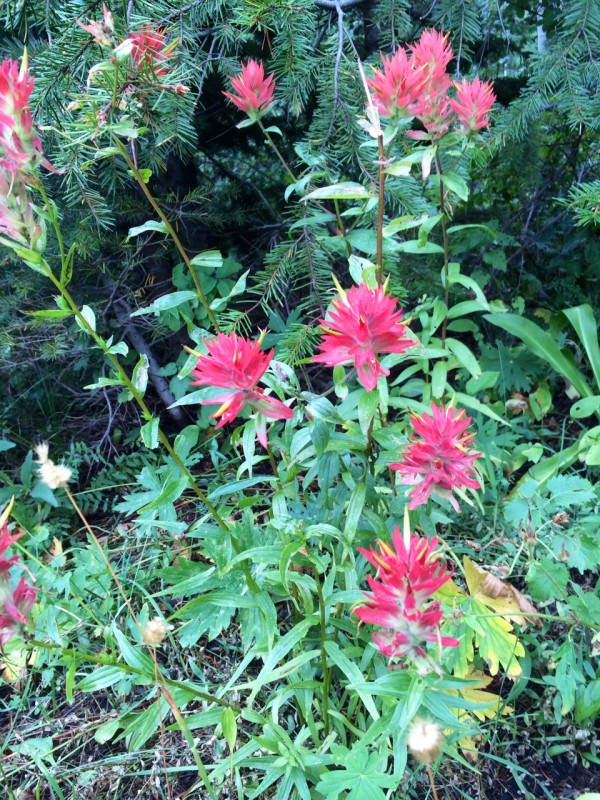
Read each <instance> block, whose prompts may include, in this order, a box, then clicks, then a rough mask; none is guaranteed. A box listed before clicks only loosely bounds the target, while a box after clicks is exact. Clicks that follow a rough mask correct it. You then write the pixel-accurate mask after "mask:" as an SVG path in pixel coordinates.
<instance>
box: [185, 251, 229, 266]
mask: <svg viewBox="0 0 600 800" xmlns="http://www.w3.org/2000/svg"><path fill="white" fill-rule="evenodd" d="M192 264H193V265H194V266H195V267H201V268H202V269H206V270H211V271H214V270H217V269H219V268H220V267H222V266H223V256H222V255H221V253H220V252H219V251H218V250H205V251H204V252H203V253H198V255H196V256H194V257H193V258H192Z"/></svg>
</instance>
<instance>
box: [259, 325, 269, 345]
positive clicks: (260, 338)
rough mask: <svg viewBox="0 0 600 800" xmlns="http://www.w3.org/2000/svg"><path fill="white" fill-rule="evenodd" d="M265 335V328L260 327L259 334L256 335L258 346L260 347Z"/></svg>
mask: <svg viewBox="0 0 600 800" xmlns="http://www.w3.org/2000/svg"><path fill="white" fill-rule="evenodd" d="M266 335H267V329H266V328H265V329H264V330H262V329H260V336H259V337H258V346H259V347H262V343H263V342H264V340H265V336H266Z"/></svg>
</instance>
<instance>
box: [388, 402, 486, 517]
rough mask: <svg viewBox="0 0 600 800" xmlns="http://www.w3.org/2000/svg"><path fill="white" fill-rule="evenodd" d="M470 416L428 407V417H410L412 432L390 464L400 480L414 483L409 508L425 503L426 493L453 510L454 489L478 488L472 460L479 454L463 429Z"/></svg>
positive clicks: (471, 437)
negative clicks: (393, 462) (397, 457)
mask: <svg viewBox="0 0 600 800" xmlns="http://www.w3.org/2000/svg"><path fill="white" fill-rule="evenodd" d="M470 422H471V418H470V417H467V416H466V414H465V412H464V410H463V409H461V410H460V411H459V410H458V409H456V408H452V407H448V408H444V407H443V406H437V405H435V403H434V404H433V405H432V406H431V416H430V415H429V414H423V416H422V417H419V416H413V417H412V426H413V435H412V438H411V441H410V444H409V445H408V447H407V449H406V450H405V452H404V453H403V455H402V460H401V461H399V462H397V463H395V464H390V468H391V469H395V470H398V472H399V473H400V475H401V476H402V477H401V482H402V483H404V484H405V485H407V486H414V487H415V488H414V489H412V490H411V491H410V492H409V493H408V496H409V497H410V498H411V499H410V503H409V504H408V507H409V509H413V508H417V506H420V505H422V504H423V503H426V502H427V500H428V498H429V497H430V495H434V496H436V497H441V498H445V499H446V500H448V501H449V502H450V504H451V505H452V506H453V508H455V509H456V511H460V506H459V505H458V502H457V500H456V498H455V497H454V495H453V494H452V492H453V490H454V489H461V488H469V489H480V488H481V486H480V484H479V481H477V480H476V478H475V475H476V473H475V469H474V467H473V462H474V461H475V460H476V459H478V458H479V457H480V456H481V453H477V452H471V451H470V447H471V445H472V444H473V434H472V433H471V432H470V431H468V430H467V428H468V427H469V424H470Z"/></svg>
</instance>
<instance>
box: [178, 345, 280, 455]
mask: <svg viewBox="0 0 600 800" xmlns="http://www.w3.org/2000/svg"><path fill="white" fill-rule="evenodd" d="M204 344H205V345H206V347H207V349H208V354H207V355H203V356H201V357H200V360H199V361H198V363H197V364H196V367H195V368H194V369H193V370H192V375H193V376H194V378H195V380H194V381H192V385H193V386H218V387H220V388H221V389H230V390H231V391H230V393H228V394H222V395H219V396H218V397H211V398H210V399H209V400H203V401H202V403H201V404H202V405H216V404H218V405H219V406H220V407H219V408H218V409H217V411H215V413H214V414H213V415H212V419H216V418H217V417H221V419H220V421H219V423H218V425H217V428H222V427H223V425H225V424H226V423H227V422H232V421H233V420H234V419H235V418H236V417H237V416H238V414H239V413H240V411H241V410H242V409H243V408H245V407H246V406H248V407H249V408H251V409H252V410H253V411H254V412H256V415H257V417H256V435H257V436H258V440H259V442H260V443H261V444H262V446H263V447H265V448H266V446H267V427H266V418H269V419H291V418H292V417H293V416H294V412H293V411H292V410H291V409H290V408H288V406H286V405H284V404H283V403H282V402H281V401H280V400H277V399H275V398H274V397H270V396H269V395H267V394H265V390H264V389H261V388H259V386H258V382H259V381H260V380H261V378H262V377H263V375H264V374H265V372H266V371H267V368H268V366H269V364H270V363H271V360H272V359H273V350H271V351H270V352H269V353H264V352H261V350H260V342H253V341H251V340H249V339H244V338H242V337H241V336H237V335H236V334H235V333H230V334H228V335H225V334H223V333H219V334H218V336H217V337H216V339H211V340H210V341H208V342H206V341H205V342H204Z"/></svg>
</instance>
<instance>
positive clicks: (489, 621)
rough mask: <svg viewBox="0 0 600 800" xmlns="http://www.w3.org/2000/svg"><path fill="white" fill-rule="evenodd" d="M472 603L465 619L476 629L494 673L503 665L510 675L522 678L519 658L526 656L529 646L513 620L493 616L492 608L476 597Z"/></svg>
mask: <svg viewBox="0 0 600 800" xmlns="http://www.w3.org/2000/svg"><path fill="white" fill-rule="evenodd" d="M470 605H471V610H470V613H468V614H466V615H465V622H466V624H467V625H468V626H469V627H470V628H472V630H473V631H474V632H475V644H476V646H477V649H478V650H479V654H480V655H481V657H482V658H483V659H484V660H485V661H487V663H488V667H489V670H490V675H497V674H498V670H499V669H500V665H502V667H503V668H504V670H505V672H506V674H507V676H508V677H509V678H512V679H513V680H514V679H516V678H518V677H519V676H520V675H521V673H522V669H521V665H520V664H519V662H518V658H519V657H520V656H524V655H525V648H524V647H523V645H522V644H521V642H520V641H519V640H518V639H517V637H516V636H515V634H514V632H513V625H512V623H510V622H508V620H506V619H504V617H503V616H500V615H499V614H498V615H497V616H494V615H491V614H490V611H489V609H488V607H487V606H485V605H484V604H483V603H480V602H479V601H478V600H475V599H474V598H471V600H470Z"/></svg>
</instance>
